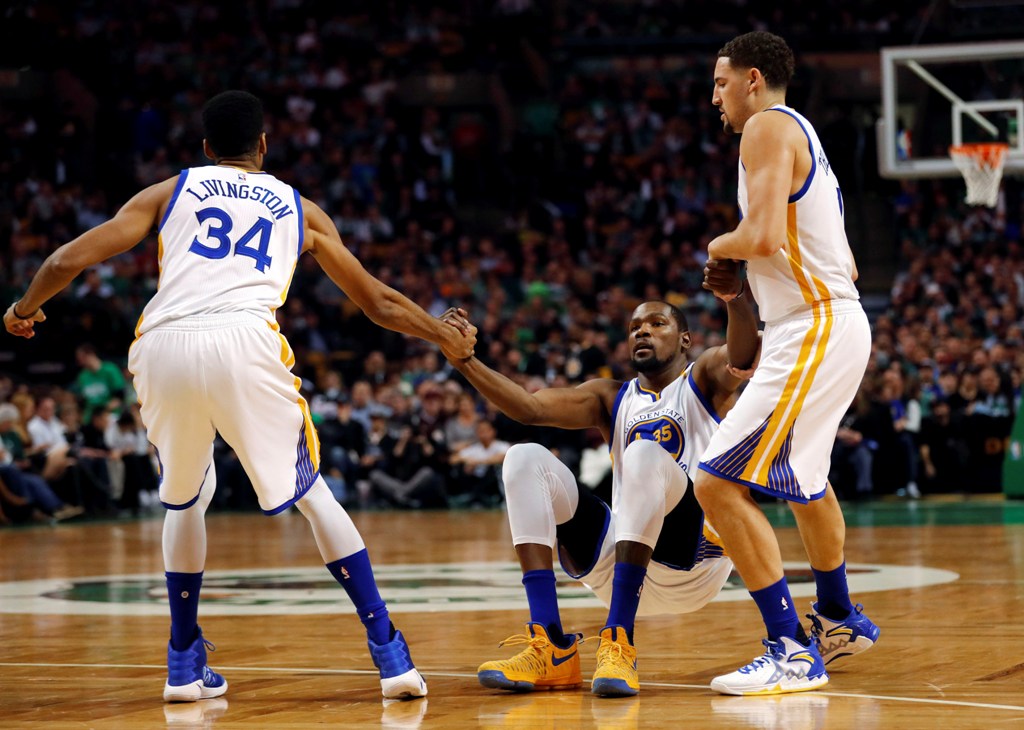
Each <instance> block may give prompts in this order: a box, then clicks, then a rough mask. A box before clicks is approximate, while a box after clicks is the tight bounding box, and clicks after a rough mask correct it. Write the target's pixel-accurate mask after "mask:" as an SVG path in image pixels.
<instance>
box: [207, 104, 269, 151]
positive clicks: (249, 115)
mask: <svg viewBox="0 0 1024 730" xmlns="http://www.w3.org/2000/svg"><path fill="white" fill-rule="evenodd" d="M261 134H263V103H262V102H261V101H260V100H259V99H257V98H256V97H255V96H253V95H252V94H250V93H249V92H248V91H224V92H222V93H220V94H217V96H215V97H213V98H212V99H210V100H209V101H207V102H206V104H204V105H203V136H204V137H205V138H206V141H207V143H208V144H209V145H210V149H211V150H213V153H214V154H215V155H216V156H217V157H240V156H243V155H248V154H252V153H253V152H255V151H256V149H257V147H258V146H259V143H260V135H261Z"/></svg>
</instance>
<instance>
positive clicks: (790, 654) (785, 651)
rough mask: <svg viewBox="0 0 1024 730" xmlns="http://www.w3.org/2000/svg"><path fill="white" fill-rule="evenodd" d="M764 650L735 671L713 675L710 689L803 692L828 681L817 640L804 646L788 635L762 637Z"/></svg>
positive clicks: (732, 692)
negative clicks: (777, 638)
mask: <svg viewBox="0 0 1024 730" xmlns="http://www.w3.org/2000/svg"><path fill="white" fill-rule="evenodd" d="M764 645H765V648H766V649H767V651H766V652H765V653H764V654H763V655H762V656H759V657H758V658H757V659H755V660H754V661H752V662H751V663H750V664H748V665H747V666H745V667H740V668H739V669H737V670H736V671H735V672H732V673H730V674H723V675H722V676H721V677H715V678H714V679H713V680H712V681H711V689H713V690H714V691H715V692H721V693H722V694H725V695H779V694H786V693H787V692H806V691H807V690H810V689H818V688H819V687H824V686H825V685H826V684H828V672H826V671H825V663H824V662H823V661H822V660H821V654H819V653H818V646H817V643H816V642H814V641H811V644H810V646H804V645H803V644H801V643H800V642H799V641H797V640H796V639H791V638H789V637H788V636H783V637H781V638H780V639H779V640H778V641H771V640H770V639H764Z"/></svg>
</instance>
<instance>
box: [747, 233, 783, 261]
mask: <svg viewBox="0 0 1024 730" xmlns="http://www.w3.org/2000/svg"><path fill="white" fill-rule="evenodd" d="M781 250H782V244H781V243H780V242H779V239H777V238H766V237H762V238H758V239H757V240H756V241H755V242H754V252H755V254H756V255H757V256H758V257H759V258H768V257H769V256H774V255H775V254H776V253H778V252H779V251H781Z"/></svg>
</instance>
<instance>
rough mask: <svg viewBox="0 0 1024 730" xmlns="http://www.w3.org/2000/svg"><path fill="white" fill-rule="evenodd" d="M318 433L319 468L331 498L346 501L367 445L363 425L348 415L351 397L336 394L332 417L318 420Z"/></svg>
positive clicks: (350, 409)
mask: <svg viewBox="0 0 1024 730" xmlns="http://www.w3.org/2000/svg"><path fill="white" fill-rule="evenodd" d="M318 433H319V436H320V460H321V461H320V472H321V473H322V474H323V475H324V480H325V481H326V482H327V486H328V487H330V489H331V493H332V494H333V495H334V498H335V499H336V500H338V501H339V502H342V503H347V502H348V499H349V495H350V490H351V489H353V488H354V487H355V483H356V479H357V477H358V475H359V465H360V461H361V460H362V458H363V455H364V454H366V446H367V441H366V429H365V428H364V427H363V424H362V423H360V422H359V421H357V420H355V419H354V418H353V417H352V401H350V400H349V398H348V396H346V395H344V394H341V395H339V397H338V402H337V403H336V404H335V417H334V418H332V419H330V420H325V421H324V422H323V423H322V424H320V426H319V427H318Z"/></svg>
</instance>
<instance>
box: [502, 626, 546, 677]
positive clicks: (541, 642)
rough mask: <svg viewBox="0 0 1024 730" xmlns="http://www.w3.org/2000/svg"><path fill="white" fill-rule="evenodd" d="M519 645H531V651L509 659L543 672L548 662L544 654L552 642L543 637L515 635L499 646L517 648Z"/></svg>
mask: <svg viewBox="0 0 1024 730" xmlns="http://www.w3.org/2000/svg"><path fill="white" fill-rule="evenodd" d="M518 644H529V649H530V651H527V650H523V651H521V652H520V653H519V654H516V655H515V656H514V657H512V658H511V659H509V661H518V662H525V663H526V664H528V665H529V668H530V669H531V670H533V671H535V672H538V673H540V672H542V671H543V670H544V669H545V668H546V667H547V661H546V660H545V659H544V652H545V650H546V649H547V648H548V646H549V645H550V644H551V642H550V641H548V640H547V639H545V638H544V637H543V636H527V635H526V634H513V635H512V636H510V637H508V638H507V639H505V640H504V641H502V642H501V643H499V644H498V646H499V647H503V646H516V645H518Z"/></svg>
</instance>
